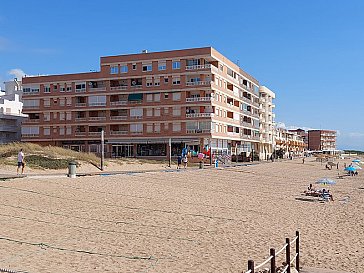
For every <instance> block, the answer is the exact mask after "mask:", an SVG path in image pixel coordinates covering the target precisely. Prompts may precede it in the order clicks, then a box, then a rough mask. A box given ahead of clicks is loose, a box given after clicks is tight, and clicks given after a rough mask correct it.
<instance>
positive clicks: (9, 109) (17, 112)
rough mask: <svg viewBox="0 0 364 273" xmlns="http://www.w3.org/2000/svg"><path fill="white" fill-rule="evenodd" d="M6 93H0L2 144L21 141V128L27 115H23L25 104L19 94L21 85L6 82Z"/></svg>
mask: <svg viewBox="0 0 364 273" xmlns="http://www.w3.org/2000/svg"><path fill="white" fill-rule="evenodd" d="M4 84H5V92H0V143H8V142H13V141H20V139H21V134H20V126H21V122H22V120H23V119H24V118H25V117H26V115H23V114H22V107H23V103H22V102H21V101H20V98H19V94H18V92H21V83H20V84H19V82H15V81H14V82H5V83H4Z"/></svg>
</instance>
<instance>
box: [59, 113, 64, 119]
mask: <svg viewBox="0 0 364 273" xmlns="http://www.w3.org/2000/svg"><path fill="white" fill-rule="evenodd" d="M64 118H65V114H64V112H59V120H64Z"/></svg>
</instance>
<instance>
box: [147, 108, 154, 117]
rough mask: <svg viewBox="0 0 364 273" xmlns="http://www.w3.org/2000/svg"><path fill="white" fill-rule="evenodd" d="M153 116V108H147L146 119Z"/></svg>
mask: <svg viewBox="0 0 364 273" xmlns="http://www.w3.org/2000/svg"><path fill="white" fill-rule="evenodd" d="M152 116H153V108H147V117H152Z"/></svg>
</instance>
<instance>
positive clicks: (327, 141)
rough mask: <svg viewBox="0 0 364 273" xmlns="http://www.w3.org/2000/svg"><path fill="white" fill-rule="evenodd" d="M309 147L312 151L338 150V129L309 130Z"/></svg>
mask: <svg viewBox="0 0 364 273" xmlns="http://www.w3.org/2000/svg"><path fill="white" fill-rule="evenodd" d="M308 149H309V150H311V151H334V150H336V131H332V130H309V131H308Z"/></svg>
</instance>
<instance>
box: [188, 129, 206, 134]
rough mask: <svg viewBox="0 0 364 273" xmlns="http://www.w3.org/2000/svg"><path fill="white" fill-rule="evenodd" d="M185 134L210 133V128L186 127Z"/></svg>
mask: <svg viewBox="0 0 364 273" xmlns="http://www.w3.org/2000/svg"><path fill="white" fill-rule="evenodd" d="M186 132H187V134H210V133H211V129H187V130H186Z"/></svg>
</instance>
